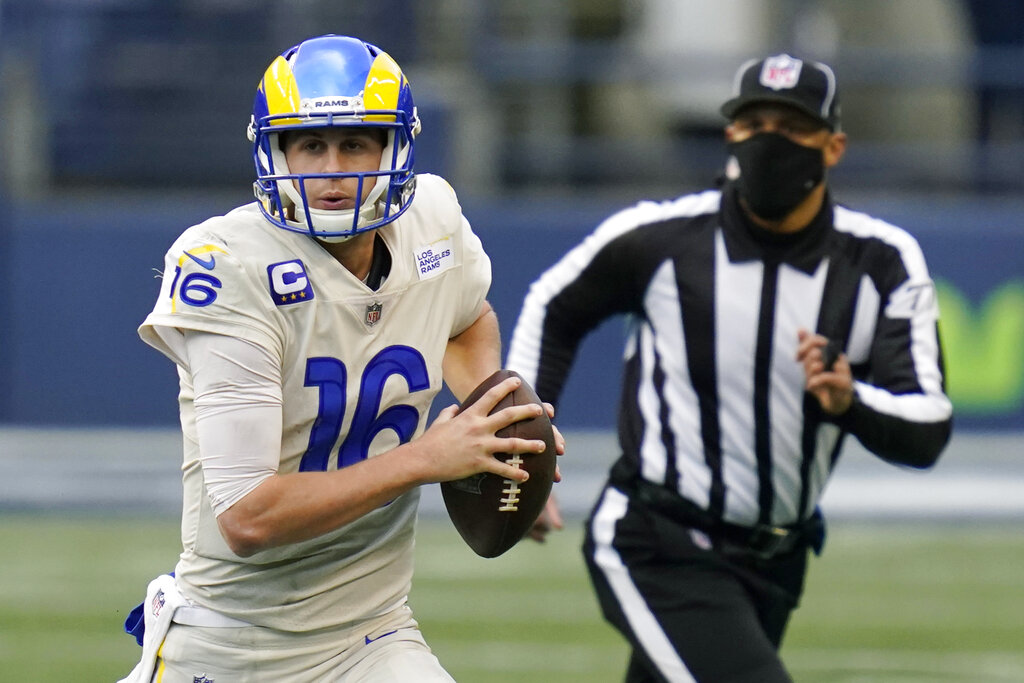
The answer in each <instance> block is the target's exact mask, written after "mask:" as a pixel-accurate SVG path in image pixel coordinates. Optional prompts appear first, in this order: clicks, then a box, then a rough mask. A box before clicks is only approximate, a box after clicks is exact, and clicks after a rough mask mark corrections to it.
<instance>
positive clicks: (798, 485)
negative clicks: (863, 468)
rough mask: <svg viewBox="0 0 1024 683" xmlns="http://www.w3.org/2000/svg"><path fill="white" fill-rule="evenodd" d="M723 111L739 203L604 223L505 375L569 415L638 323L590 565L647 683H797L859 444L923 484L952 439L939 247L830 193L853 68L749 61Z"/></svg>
mask: <svg viewBox="0 0 1024 683" xmlns="http://www.w3.org/2000/svg"><path fill="white" fill-rule="evenodd" d="M721 111H722V113H723V115H724V116H725V117H726V118H727V119H728V125H727V126H726V127H725V140H726V142H727V147H728V151H729V156H730V159H729V163H728V166H727V173H726V180H725V183H724V184H723V185H722V186H721V188H720V189H714V190H708V191H706V192H702V193H699V194H692V195H688V196H683V197H680V198H678V199H675V200H673V201H668V202H661V203H655V202H641V203H639V204H637V205H635V206H633V207H632V208H628V209H626V210H624V211H621V212H619V213H617V214H615V215H613V216H611V217H610V218H608V219H607V220H606V221H604V222H603V223H602V224H601V225H600V226H598V228H597V229H596V231H595V232H594V233H593V234H591V235H590V236H589V237H587V238H586V240H584V241H583V242H582V243H581V244H579V245H578V246H577V247H575V248H574V249H573V250H572V251H570V252H569V253H568V254H567V255H566V256H565V257H564V258H562V260H561V261H559V262H558V263H557V264H555V265H554V266H553V267H552V268H550V269H549V270H548V271H547V272H546V273H544V274H543V275H542V276H541V277H540V279H539V280H538V281H537V282H535V283H534V284H533V285H532V287H531V288H530V291H529V294H528V295H527V297H526V300H525V302H524V305H523V310H522V312H521V314H520V317H519V320H518V323H517V325H516V328H515V332H514V334H513V339H512V345H511V348H510V351H509V358H508V363H507V364H508V366H509V367H510V368H512V369H514V370H517V371H518V372H519V373H520V374H522V375H523V377H524V378H525V379H526V380H527V381H528V382H530V383H531V384H533V385H534V387H535V388H536V389H537V391H538V393H539V394H540V396H541V398H542V399H544V400H546V401H550V402H552V403H556V402H557V399H558V397H559V393H560V391H561V389H562V386H563V384H564V382H565V380H566V376H567V375H568V373H569V371H570V368H571V366H572V363H573V359H574V357H575V354H576V351H577V348H578V346H579V344H580V342H581V340H582V339H583V337H584V336H585V335H586V334H587V333H588V332H589V331H590V330H592V329H593V328H594V327H596V326H597V325H598V324H599V323H600V322H601V321H602V320H604V319H606V318H608V317H609V316H612V315H616V314H625V315H627V316H628V317H629V320H630V322H631V324H630V328H631V329H630V334H629V338H628V341H627V344H626V350H625V366H624V370H623V393H622V399H621V407H620V410H619V442H620V447H621V450H622V455H621V457H620V458H619V460H618V461H617V462H616V463H615V465H614V466H613V467H612V470H611V473H610V476H609V481H608V484H607V486H606V487H605V489H604V490H603V492H602V493H601V496H600V498H599V500H598V501H597V504H596V506H595V507H594V510H593V512H592V514H591V516H590V519H589V521H588V525H587V535H586V542H585V546H584V552H585V555H586V560H587V564H588V567H589V570H590V575H591V579H592V581H593V585H594V588H595V591H596V593H597V597H598V599H599V601H600V603H601V607H602V610H603V612H604V615H605V617H606V618H607V619H608V620H609V621H610V622H611V623H612V624H613V625H614V626H615V627H616V628H618V629H619V630H620V631H621V632H622V633H623V635H624V636H625V637H626V638H627V639H628V640H629V642H630V644H631V645H632V647H633V654H632V658H631V660H630V663H629V670H628V672H627V674H626V677H625V680H626V681H629V682H630V683H639V682H641V681H643V682H646V681H673V682H675V681H700V682H702V683H703V682H714V681H729V682H730V683H740V682H747V681H749V682H750V683H774V682H776V681H790V680H791V679H790V677H789V675H788V674H787V673H786V670H785V667H784V666H783V664H782V662H781V660H780V658H779V655H778V648H779V644H780V642H781V640H782V635H783V632H784V630H785V627H786V623H787V621H788V619H789V616H790V614H791V612H792V610H793V609H794V608H795V607H796V605H797V603H798V600H799V598H800V594H801V592H802V590H803V584H804V574H805V570H806V566H807V556H808V549H813V550H814V551H815V552H820V550H821V547H822V543H823V539H824V525H823V522H822V519H821V515H820V513H819V511H818V507H817V503H818V500H819V498H820V497H821V494H822V491H823V489H824V487H825V483H826V481H827V480H828V477H829V474H830V473H831V471H832V469H833V466H834V465H835V462H836V459H837V457H838V455H839V451H840V447H841V445H842V442H843V439H844V437H845V436H846V435H847V434H852V435H853V436H854V437H856V438H857V439H858V440H859V441H860V442H861V443H862V444H863V445H864V446H865V447H866V448H868V449H869V450H870V451H872V452H873V453H875V454H876V455H878V456H879V457H881V458H882V459H884V460H887V461H889V462H892V463H896V464H901V465H909V466H911V467H916V468H926V467H930V466H931V465H933V464H934V463H935V461H936V460H937V458H938V456H939V453H940V452H941V451H942V449H943V448H944V447H945V445H946V442H947V441H948V439H949V435H950V429H951V424H952V408H951V405H950V401H949V399H948V398H947V397H946V395H945V393H944V379H943V363H942V355H941V350H940V345H939V335H938V329H937V320H938V309H937V305H936V299H935V292H934V287H933V284H932V281H931V278H930V276H929V274H928V269H927V266H926V264H925V260H924V257H923V255H922V253H921V249H920V247H919V246H918V244H917V242H916V240H915V239H914V238H913V237H911V236H910V235H909V234H907V233H906V232H904V231H903V230H901V229H900V228H897V227H895V226H893V225H890V224H888V223H885V222H883V221H881V220H878V219H876V218H872V217H871V216H868V215H866V214H864V213H860V212H857V211H853V210H851V209H849V208H846V207H843V206H840V205H837V204H835V203H834V202H833V201H832V198H831V196H830V194H829V191H828V188H827V179H826V175H827V170H828V169H829V168H831V167H833V166H835V165H836V164H837V163H839V161H840V160H841V159H842V157H843V153H844V151H845V149H846V135H845V134H844V133H843V132H842V131H841V130H840V125H839V99H838V95H837V92H836V82H835V77H834V75H833V72H832V70H831V69H830V68H829V67H828V66H826V65H825V64H820V63H817V62H811V61H802V60H800V59H796V58H793V57H790V56H789V55H775V56H771V57H767V58H765V59H762V60H756V61H751V62H748V63H747V64H744V65H743V66H742V67H741V68H740V69H739V71H738V73H737V75H736V81H735V91H734V97H733V98H732V99H730V100H729V101H727V102H726V103H725V104H724V105H723V106H722V109H721Z"/></svg>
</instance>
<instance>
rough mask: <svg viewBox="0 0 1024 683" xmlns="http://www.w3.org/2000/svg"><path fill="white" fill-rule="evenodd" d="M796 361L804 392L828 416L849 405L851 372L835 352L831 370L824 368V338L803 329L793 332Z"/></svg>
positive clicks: (846, 361) (847, 408)
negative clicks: (802, 374) (801, 375)
mask: <svg viewBox="0 0 1024 683" xmlns="http://www.w3.org/2000/svg"><path fill="white" fill-rule="evenodd" d="M796 334H797V342H798V345H797V349H796V360H797V362H798V363H802V364H803V366H804V378H805V379H806V383H805V385H804V388H805V389H807V391H809V392H810V393H811V394H812V395H813V396H814V397H815V398H816V399H818V403H819V404H820V405H821V409H822V410H824V411H825V412H826V413H828V414H829V415H842V414H843V413H845V412H846V411H847V410H849V409H850V404H851V403H853V373H852V372H851V371H850V363H849V361H848V360H847V358H846V354H845V353H839V354H838V355H837V356H836V358H835V361H834V362H833V363H832V367H831V368H827V367H825V361H826V358H825V356H826V347H827V346H828V343H829V341H828V339H827V338H826V337H823V336H822V335H820V334H811V333H810V332H808V331H807V330H805V329H800V330H798V331H797V333H796Z"/></svg>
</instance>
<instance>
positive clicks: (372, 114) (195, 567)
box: [125, 35, 544, 683]
mask: <svg viewBox="0 0 1024 683" xmlns="http://www.w3.org/2000/svg"><path fill="white" fill-rule="evenodd" d="M419 128H420V122H419V119H418V116H417V112H416V108H415V106H414V105H413V99H412V93H411V90H410V87H409V83H408V81H407V80H406V78H405V76H404V74H403V73H402V71H401V69H400V68H399V66H398V65H397V64H396V63H395V61H394V60H393V59H392V58H391V57H390V56H388V55H387V54H386V53H385V52H383V51H382V50H380V49H379V48H377V47H375V46H373V45H370V44H368V43H365V42H363V41H361V40H358V39H355V38H350V37H342V36H333V35H328V36H321V37H317V38H312V39H309V40H306V41H304V42H302V43H300V44H299V45H296V46H295V47H293V48H291V49H289V50H287V51H286V52H284V53H283V54H282V55H281V56H279V57H277V58H276V59H275V60H274V61H273V62H272V63H271V64H270V66H269V67H268V68H267V69H266V72H265V74H264V75H263V78H262V80H261V81H260V84H259V87H258V90H257V94H256V100H255V104H254V107H253V114H252V118H251V121H250V125H249V131H248V132H249V137H250V139H251V141H252V143H253V156H254V161H255V165H256V176H257V179H256V183H255V188H256V196H257V200H258V201H256V202H254V203H252V204H248V205H246V206H242V207H239V208H237V209H234V210H233V211H231V212H229V213H227V214H226V215H224V216H217V217H214V218H211V219H209V220H207V221H205V222H203V223H201V224H199V225H196V226H193V227H191V228H189V229H187V230H186V231H185V232H184V233H183V234H182V235H181V236H180V237H179V238H178V239H177V240H176V241H175V242H174V244H173V245H172V246H171V247H170V250H169V251H168V252H167V255H166V258H165V265H164V273H163V279H162V286H161V288H160V293H159V296H158V298H157V302H156V305H155V307H154V309H153V311H152V312H151V313H150V314H149V316H148V317H147V318H146V319H145V321H144V322H143V324H142V326H141V327H140V329H139V334H140V335H141V337H142V339H143V340H144V341H145V342H146V343H148V344H150V345H152V346H153V347H154V348H156V349H157V350H158V351H160V352H161V353H163V354H164V355H166V356H167V357H168V358H169V359H170V360H172V361H173V362H174V363H175V364H176V366H177V370H178V377H179V408H180V420H181V426H182V433H183V444H184V462H183V467H182V472H183V488H184V501H183V509H182V525H181V529H182V552H181V555H180V558H179V561H178V563H177V566H176V567H175V571H174V574H173V575H165V576H161V577H158V578H157V579H155V580H154V581H153V582H151V583H150V586H149V591H148V594H147V599H146V601H145V602H144V603H143V604H142V606H141V608H142V621H141V624H140V625H144V635H143V636H142V637H141V638H140V640H141V643H142V645H143V656H142V658H141V661H140V662H139V664H138V666H137V667H136V668H135V670H134V671H133V672H132V674H131V675H130V676H129V677H128V678H127V679H125V680H130V681H163V682H166V683H176V682H179V681H185V682H187V683H193V682H194V681H203V682H204V683H217V682H220V683H231V682H235V681H257V680H258V681H300V682H301V681H347V682H353V683H354V682H356V681H359V682H362V681H410V680H415V681H426V682H430V681H451V680H452V678H451V676H450V675H448V674H447V673H446V672H445V671H444V669H443V668H442V666H441V665H440V664H439V663H438V661H437V659H436V658H435V657H434V655H433V654H432V653H431V651H430V649H429V647H428V646H427V645H426V644H425V642H424V640H423V638H422V636H421V634H420V632H419V630H418V627H417V624H416V622H415V621H414V619H413V618H412V614H411V611H410V609H409V607H408V606H407V605H406V597H407V595H408V593H409V589H410V585H411V579H412V556H413V534H414V523H415V515H416V506H417V502H418V495H419V494H418V490H419V489H418V487H419V486H420V485H421V484H424V483H432V482H439V481H447V480H453V479H459V478H463V477H466V476H470V475H472V474H476V473H479V472H485V471H486V472H492V473H495V474H498V475H500V476H502V477H505V478H507V479H511V480H514V481H518V482H522V481H525V478H526V476H525V472H523V471H521V470H519V469H516V468H514V467H512V466H510V465H506V464H505V463H503V462H501V461H500V460H497V459H495V458H494V457H493V454H494V453H496V452H508V453H531V452H540V451H542V450H543V449H544V443H543V442H541V441H531V440H523V439H501V438H497V437H496V436H495V432H496V431H497V430H499V429H501V428H503V427H505V426H507V425H509V424H511V423H513V422H516V421H518V420H522V419H525V418H527V417H533V416H535V415H536V414H537V413H539V412H540V410H541V408H540V407H539V406H520V407H516V408H508V409H505V410H502V411H499V412H496V413H495V414H494V415H490V416H489V415H488V413H489V412H490V410H491V409H492V408H493V407H494V406H495V405H496V404H497V403H498V401H499V400H500V399H501V398H502V397H503V396H504V395H505V394H507V393H508V392H510V391H511V390H513V389H514V388H515V387H516V386H518V380H516V379H511V380H507V381H505V382H504V383H502V384H501V385H499V386H497V387H495V388H494V389H492V390H491V391H490V392H489V393H488V394H487V395H486V397H485V399H483V400H481V401H480V402H478V403H476V404H474V405H473V406H471V407H470V408H468V409H467V410H466V411H464V412H462V413H458V412H457V409H456V408H455V407H454V406H452V407H449V408H446V409H444V410H442V411H441V412H440V414H439V415H438V416H437V418H436V419H435V420H434V422H433V423H432V424H431V425H430V426H429V428H428V426H427V420H428V411H429V408H430V405H431V401H432V400H433V398H434V396H435V395H436V394H437V392H438V391H439V390H440V388H441V385H442V382H444V383H446V384H447V385H448V387H449V388H450V389H451V391H452V393H453V394H454V395H455V396H456V397H457V398H459V399H462V398H464V397H465V396H466V395H467V394H469V393H470V392H471V391H472V389H474V388H475V387H476V386H477V385H478V384H479V383H480V381H481V380H483V379H484V378H486V377H487V376H489V375H490V374H491V373H492V372H494V371H495V370H497V369H498V368H499V367H500V358H501V349H500V338H499V334H498V323H497V319H496V317H495V315H494V313H493V311H492V310H491V307H490V305H489V304H488V303H487V300H486V294H487V291H488V288H489V286H490V276H491V274H490V261H489V260H488V257H487V255H486V254H485V253H484V251H483V249H482V246H481V243H480V240H479V239H478V238H477V236H476V235H474V233H473V232H472V230H471V228H470V225H469V223H468V221H467V220H466V218H465V217H464V216H463V215H462V210H461V207H460V205H459V203H458V200H457V198H456V195H455V193H454V191H453V190H452V188H451V187H450V186H449V185H448V184H447V183H446V182H445V181H444V180H442V179H441V178H439V177H437V176H432V175H426V174H420V175H416V174H414V171H413V143H414V138H415V136H416V134H417V133H418V132H419ZM140 630H141V629H140Z"/></svg>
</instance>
